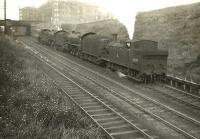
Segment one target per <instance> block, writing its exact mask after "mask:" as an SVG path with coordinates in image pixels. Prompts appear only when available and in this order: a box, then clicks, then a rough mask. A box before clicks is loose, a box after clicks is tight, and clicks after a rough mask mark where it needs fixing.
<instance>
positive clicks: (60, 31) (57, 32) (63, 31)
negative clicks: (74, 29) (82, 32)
mask: <svg viewBox="0 0 200 139" xmlns="http://www.w3.org/2000/svg"><path fill="white" fill-rule="evenodd" d="M59 33H61V34H64V33H66V34H69V32H67V31H65V30H59V31H56V32H55V33H54V34H55V35H56V34H59Z"/></svg>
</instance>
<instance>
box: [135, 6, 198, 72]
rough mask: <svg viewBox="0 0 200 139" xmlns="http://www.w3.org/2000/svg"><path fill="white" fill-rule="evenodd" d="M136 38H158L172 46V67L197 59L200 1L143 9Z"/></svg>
mask: <svg viewBox="0 0 200 139" xmlns="http://www.w3.org/2000/svg"><path fill="white" fill-rule="evenodd" d="M134 39H150V40H154V41H157V42H158V44H159V48H160V49H168V50H169V59H168V65H169V69H174V68H176V67H179V66H183V65H184V64H185V63H188V62H191V61H194V60H195V59H196V57H197V56H198V54H200V3H196V4H191V5H187V6H178V7H171V8H166V9H161V10H156V11H151V12H144V13H139V14H138V15H137V17H136V24H135V33H134Z"/></svg>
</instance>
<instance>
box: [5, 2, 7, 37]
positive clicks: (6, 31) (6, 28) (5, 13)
mask: <svg viewBox="0 0 200 139" xmlns="http://www.w3.org/2000/svg"><path fill="white" fill-rule="evenodd" d="M4 34H7V25H6V0H4Z"/></svg>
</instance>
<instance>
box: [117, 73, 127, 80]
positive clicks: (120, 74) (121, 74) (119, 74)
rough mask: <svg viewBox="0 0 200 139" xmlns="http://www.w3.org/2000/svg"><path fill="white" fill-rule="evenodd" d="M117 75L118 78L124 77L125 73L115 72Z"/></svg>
mask: <svg viewBox="0 0 200 139" xmlns="http://www.w3.org/2000/svg"><path fill="white" fill-rule="evenodd" d="M117 75H118V76H119V78H125V77H126V75H125V74H123V73H121V72H119V71H118V72H117Z"/></svg>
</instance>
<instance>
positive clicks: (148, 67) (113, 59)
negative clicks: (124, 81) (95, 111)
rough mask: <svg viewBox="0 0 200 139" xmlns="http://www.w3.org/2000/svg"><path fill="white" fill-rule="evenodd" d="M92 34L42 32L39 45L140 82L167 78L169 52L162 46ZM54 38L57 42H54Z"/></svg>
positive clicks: (150, 42)
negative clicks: (161, 47)
mask: <svg viewBox="0 0 200 139" xmlns="http://www.w3.org/2000/svg"><path fill="white" fill-rule="evenodd" d="M113 36H114V37H113V39H111V38H107V37H103V36H100V35H97V34H96V33H93V32H89V33H86V34H84V35H82V36H80V34H79V33H76V32H72V33H68V32H65V31H58V32H56V33H52V32H51V31H50V32H49V31H47V30H42V31H41V32H40V34H39V37H38V38H39V39H38V40H39V42H41V43H44V44H47V45H53V46H54V47H56V48H59V47H60V48H62V49H63V50H65V51H67V52H69V53H71V54H73V55H76V56H78V57H80V58H82V59H85V60H88V61H90V62H93V63H96V64H99V65H104V66H106V67H107V68H109V69H111V70H113V71H120V72H122V73H124V74H125V75H127V76H129V77H131V78H134V79H136V80H138V81H140V82H146V83H147V82H153V81H154V80H155V79H164V78H165V75H166V72H167V57H168V51H164V50H159V49H158V43H157V42H155V41H151V40H140V41H135V42H133V41H129V42H119V41H118V40H117V35H116V34H114V35H113ZM52 38H53V39H52Z"/></svg>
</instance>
